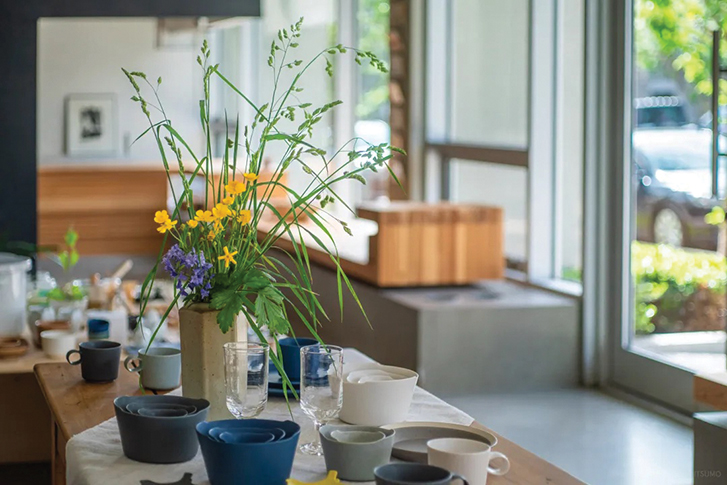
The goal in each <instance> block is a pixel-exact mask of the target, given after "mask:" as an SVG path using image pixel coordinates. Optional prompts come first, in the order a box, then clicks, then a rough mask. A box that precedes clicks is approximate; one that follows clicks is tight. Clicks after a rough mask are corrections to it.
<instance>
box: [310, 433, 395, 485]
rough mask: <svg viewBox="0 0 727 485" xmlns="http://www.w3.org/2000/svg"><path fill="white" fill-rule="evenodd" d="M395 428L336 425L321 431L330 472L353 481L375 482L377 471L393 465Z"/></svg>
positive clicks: (324, 453)
mask: <svg viewBox="0 0 727 485" xmlns="http://www.w3.org/2000/svg"><path fill="white" fill-rule="evenodd" d="M394 434H395V431H394V430H393V429H384V428H378V427H375V426H335V425H330V424H327V425H325V426H323V427H322V428H321V429H320V436H321V445H322V446H323V455H324V458H325V461H326V469H327V470H328V471H332V470H336V471H337V472H338V476H339V478H341V479H342V480H348V481H352V482H366V481H373V480H374V478H375V477H374V469H375V468H376V467H379V466H381V465H385V464H387V463H389V457H390V456H391V449H392V447H393V446H394Z"/></svg>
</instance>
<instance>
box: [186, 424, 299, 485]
mask: <svg viewBox="0 0 727 485" xmlns="http://www.w3.org/2000/svg"><path fill="white" fill-rule="evenodd" d="M228 426H229V427H230V428H234V429H241V428H245V427H251V428H263V429H266V428H269V429H271V428H280V429H282V430H283V431H285V437H284V438H282V439H280V440H277V441H271V442H268V443H221V442H219V441H217V440H215V439H214V438H212V437H211V436H209V430H210V429H212V428H225V427H228ZM299 436H300V426H299V425H297V424H296V423H294V422H293V421H275V420H272V419H246V420H244V421H238V420H235V419H228V420H223V421H209V422H204V423H199V424H198V425H197V439H198V440H199V445H200V447H201V448H202V458H204V464H205V467H206V468H207V476H208V478H209V480H210V484H211V485H228V484H229V485H285V480H287V479H288V478H290V472H291V471H292V470H293V459H294V458H295V452H296V450H297V448H298V438H299Z"/></svg>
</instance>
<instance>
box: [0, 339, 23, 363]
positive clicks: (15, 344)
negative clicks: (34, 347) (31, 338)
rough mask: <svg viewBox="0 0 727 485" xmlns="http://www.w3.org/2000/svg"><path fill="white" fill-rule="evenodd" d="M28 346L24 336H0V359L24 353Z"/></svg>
mask: <svg viewBox="0 0 727 485" xmlns="http://www.w3.org/2000/svg"><path fill="white" fill-rule="evenodd" d="M28 347H29V346H28V341H27V340H25V339H24V338H12V337H0V359H5V358H12V357H20V356H21V355H25V354H26V353H28Z"/></svg>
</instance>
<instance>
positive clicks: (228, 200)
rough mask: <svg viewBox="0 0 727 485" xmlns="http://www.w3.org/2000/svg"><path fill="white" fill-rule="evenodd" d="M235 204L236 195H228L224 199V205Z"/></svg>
mask: <svg viewBox="0 0 727 485" xmlns="http://www.w3.org/2000/svg"><path fill="white" fill-rule="evenodd" d="M233 202H235V196H234V195H228V196H227V197H225V198H224V199H222V203H223V204H225V205H232V203H233Z"/></svg>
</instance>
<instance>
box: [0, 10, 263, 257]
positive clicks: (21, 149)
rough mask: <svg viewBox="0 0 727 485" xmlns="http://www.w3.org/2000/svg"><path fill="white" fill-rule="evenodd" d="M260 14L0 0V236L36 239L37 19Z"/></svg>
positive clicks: (236, 11) (9, 238)
mask: <svg viewBox="0 0 727 485" xmlns="http://www.w3.org/2000/svg"><path fill="white" fill-rule="evenodd" d="M259 15H260V0H0V241H2V240H10V241H24V242H28V243H33V244H35V243H36V241H37V232H36V212H37V207H36V170H37V168H36V132H35V128H36V61H37V57H38V54H37V23H38V19H39V18H41V17H200V16H207V17H228V16H259ZM59 129H62V127H60V126H59Z"/></svg>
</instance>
